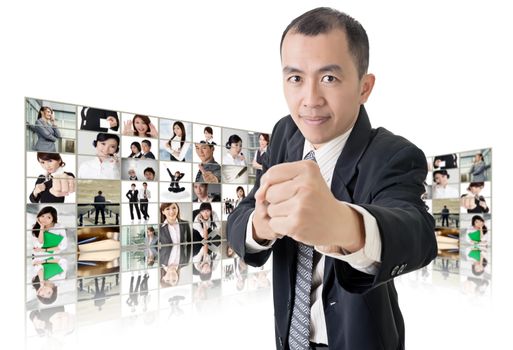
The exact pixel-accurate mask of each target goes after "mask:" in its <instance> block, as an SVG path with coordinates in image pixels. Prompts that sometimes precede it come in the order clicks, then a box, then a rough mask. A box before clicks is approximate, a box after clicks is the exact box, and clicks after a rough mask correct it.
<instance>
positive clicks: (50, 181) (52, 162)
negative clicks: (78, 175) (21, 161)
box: [29, 152, 75, 203]
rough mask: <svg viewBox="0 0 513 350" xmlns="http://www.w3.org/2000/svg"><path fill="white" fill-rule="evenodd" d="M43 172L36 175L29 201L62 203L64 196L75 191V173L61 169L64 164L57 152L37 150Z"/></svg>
mask: <svg viewBox="0 0 513 350" xmlns="http://www.w3.org/2000/svg"><path fill="white" fill-rule="evenodd" d="M37 160H38V162H39V164H41V167H43V169H44V170H45V174H41V175H39V176H38V177H37V180H36V183H35V185H34V189H33V190H32V192H31V193H30V195H29V200H30V202H31V203H64V199H65V198H64V197H66V196H67V195H69V194H70V193H73V192H75V180H74V178H75V175H73V174H72V173H69V172H65V171H62V168H64V166H65V165H66V163H64V162H63V160H62V158H61V156H60V154H59V153H46V152H37Z"/></svg>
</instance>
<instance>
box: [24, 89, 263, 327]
mask: <svg viewBox="0 0 513 350" xmlns="http://www.w3.org/2000/svg"><path fill="white" fill-rule="evenodd" d="M25 122H26V135H25V136H26V172H25V178H26V222H25V227H26V252H25V256H26V306H27V312H28V313H29V314H30V319H31V320H32V321H33V322H34V320H36V321H37V320H38V319H41V317H43V316H42V313H52V312H54V311H55V312H57V311H58V310H61V309H62V306H64V305H68V304H71V303H76V302H77V301H78V302H81V301H84V302H87V301H92V303H94V306H95V307H96V308H97V309H102V307H103V308H104V307H106V304H107V305H108V304H109V303H114V304H119V301H113V300H114V299H115V298H121V300H122V303H121V304H122V305H123V307H124V308H125V309H127V310H130V311H127V312H135V311H136V309H142V308H145V307H147V305H146V303H147V300H148V298H147V297H148V295H149V294H152V293H157V297H156V298H155V297H154V298H153V300H154V302H155V300H160V302H161V303H164V307H165V305H168V306H171V307H173V305H174V306H175V307H176V306H177V305H178V304H179V303H182V304H183V303H187V302H194V301H195V300H201V299H204V298H206V297H212V296H224V295H227V294H233V293H239V292H242V291H246V290H248V289H249V290H251V289H260V288H268V287H269V285H270V279H269V278H270V276H268V272H269V269H270V268H269V266H270V265H269V264H270V262H268V263H267V264H266V265H265V266H263V267H261V268H252V267H250V266H247V265H246V264H245V263H244V261H242V260H241V259H240V258H239V257H238V256H237V255H236V254H235V252H234V251H233V250H232V249H231V248H230V247H229V246H228V244H227V241H226V220H227V218H228V216H229V215H230V213H231V212H232V211H233V210H234V208H236V207H237V205H238V204H239V202H240V201H241V200H242V199H243V198H244V197H245V195H246V194H247V193H248V192H249V191H251V189H252V187H253V184H254V182H255V178H256V174H257V172H258V171H260V169H261V165H260V164H261V157H262V154H263V153H264V152H265V151H264V149H265V148H266V145H267V143H268V141H269V135H267V134H261V133H257V132H252V131H245V130H234V129H229V128H224V127H220V126H215V125H204V124H197V123H192V122H186V121H182V120H177V119H170V118H161V117H153V116H147V115H140V114H133V113H124V112H119V111H110V110H103V109H97V108H93V107H88V106H78V105H71V104H64V103H56V102H51V101H44V100H40V99H34V98H27V99H26V100H25ZM44 310H46V311H44ZM56 310H57V311H56ZM123 310H124V309H123ZM85 314H87V312H86V313H85ZM45 317H46V316H45ZM79 318H80V317H79Z"/></svg>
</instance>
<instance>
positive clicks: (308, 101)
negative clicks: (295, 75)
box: [303, 80, 324, 108]
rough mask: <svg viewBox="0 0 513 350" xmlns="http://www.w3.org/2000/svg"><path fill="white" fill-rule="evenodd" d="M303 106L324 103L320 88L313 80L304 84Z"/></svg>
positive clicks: (315, 105)
mask: <svg viewBox="0 0 513 350" xmlns="http://www.w3.org/2000/svg"><path fill="white" fill-rule="evenodd" d="M303 96H304V97H303V107H307V108H316V107H320V106H322V105H323V103H324V97H323V95H322V90H321V89H320V87H319V85H318V84H317V82H316V81H315V80H311V81H310V82H308V83H306V84H304V95H303Z"/></svg>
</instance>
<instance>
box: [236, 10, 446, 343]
mask: <svg viewBox="0 0 513 350" xmlns="http://www.w3.org/2000/svg"><path fill="white" fill-rule="evenodd" d="M368 52H369V49H368V39H367V34H366V32H365V30H364V29H363V27H362V26H361V24H360V23H358V22H357V21H356V20H354V19H353V18H351V17H349V16H348V15H346V14H344V13H341V12H339V11H336V10H333V9H329V8H318V9H314V10H311V11H309V12H307V13H305V14H303V15H301V16H300V17H298V18H296V19H295V20H293V21H292V22H291V24H290V25H289V26H288V27H287V28H286V29H285V31H284V33H283V36H282V42H281V63H282V71H283V84H284V92H285V99H286V101H287V104H288V107H289V110H290V115H289V116H287V117H284V118H282V119H281V120H280V121H278V123H277V124H276V125H275V127H274V129H273V132H272V135H273V137H272V138H271V142H270V144H269V146H268V149H267V153H268V155H267V157H265V158H264V162H263V169H262V170H263V175H262V176H260V177H257V179H256V183H255V186H254V188H253V190H252V191H251V193H250V194H249V195H248V196H246V198H245V199H244V200H243V201H242V202H241V203H240V204H239V205H238V207H237V208H236V209H235V210H234V211H233V213H232V214H231V215H230V216H229V217H228V227H227V236H228V241H229V244H230V245H231V246H232V247H233V249H234V250H235V251H236V252H237V254H238V255H239V256H241V257H242V258H243V259H244V260H245V262H246V263H247V264H248V265H251V266H261V265H263V264H264V263H265V262H266V261H267V259H268V258H269V256H270V254H271V252H273V253H274V254H273V259H272V262H273V280H274V281H273V288H274V293H273V294H274V314H275V336H276V346H277V348H279V349H289V348H290V349H310V348H313V349H317V348H327V347H328V346H329V348H330V349H337V350H338V349H351V350H353V349H404V321H403V317H402V315H401V311H400V309H399V304H398V298H397V292H396V290H395V286H394V282H393V279H394V278H395V277H396V276H400V275H402V274H404V273H407V272H410V271H413V270H415V269H418V268H421V267H423V266H426V265H427V264H429V262H431V260H433V259H434V258H435V256H436V254H437V247H436V240H435V235H434V234H433V232H434V219H433V217H432V216H431V215H430V214H429V213H428V212H427V211H426V208H425V206H424V203H423V202H422V200H421V195H422V193H423V192H424V186H423V180H424V179H425V177H426V174H427V164H426V158H425V156H424V153H423V152H422V151H421V150H420V149H418V148H417V147H416V146H415V145H413V144H412V143H411V142H409V141H408V140H406V139H404V138H402V137H400V136H396V135H394V134H392V133H391V132H389V131H388V130H386V129H384V128H378V129H373V128H372V127H371V124H370V122H369V119H368V116H367V112H366V110H365V108H364V106H363V104H364V103H365V102H366V101H367V99H368V97H369V95H370V93H371V91H372V88H373V86H374V81H375V77H374V75H372V74H368V73H367V68H368Z"/></svg>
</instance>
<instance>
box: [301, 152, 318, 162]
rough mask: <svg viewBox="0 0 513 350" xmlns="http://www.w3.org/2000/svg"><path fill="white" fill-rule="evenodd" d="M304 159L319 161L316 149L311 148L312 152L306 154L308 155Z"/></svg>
mask: <svg viewBox="0 0 513 350" xmlns="http://www.w3.org/2000/svg"><path fill="white" fill-rule="evenodd" d="M303 159H304V160H313V161H314V162H317V160H316V159H315V151H314V150H311V151H310V152H308V153H307V154H306V156H305V157H304V158H303Z"/></svg>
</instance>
